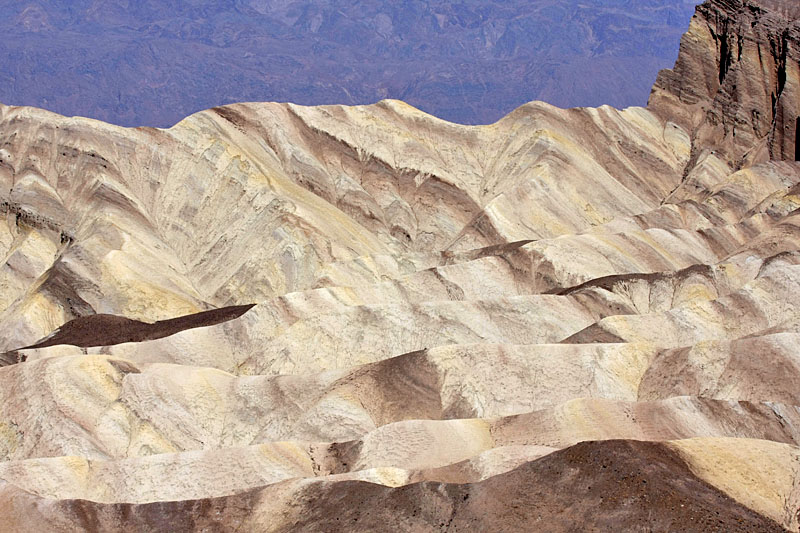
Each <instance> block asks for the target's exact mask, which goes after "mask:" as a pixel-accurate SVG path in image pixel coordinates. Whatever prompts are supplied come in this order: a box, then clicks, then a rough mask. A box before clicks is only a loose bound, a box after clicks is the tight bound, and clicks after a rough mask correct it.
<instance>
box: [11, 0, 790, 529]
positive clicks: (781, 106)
mask: <svg viewBox="0 0 800 533" xmlns="http://www.w3.org/2000/svg"><path fill="white" fill-rule="evenodd" d="M798 116H800V12H798V9H797V7H796V6H795V5H794V4H793V3H791V2H781V1H778V0H710V1H709V2H707V3H706V4H703V5H702V6H700V7H699V8H698V10H697V14H696V16H695V18H694V19H693V20H692V23H691V27H690V29H689V31H688V33H687V34H686V36H685V37H684V39H683V41H682V44H681V55H680V58H679V59H678V62H677V64H676V67H675V69H674V70H673V71H665V72H663V73H662V74H661V75H660V76H659V80H658V82H657V83H656V85H655V87H654V89H653V93H652V96H651V102H650V105H649V107H648V108H629V109H625V110H622V111H620V110H616V109H613V108H610V107H601V108H597V109H589V108H580V109H570V110H562V109H558V108H555V107H552V106H549V105H547V104H543V103H537V102H534V103H530V104H527V105H525V106H523V107H521V108H519V109H517V110H516V111H514V112H513V113H511V114H510V115H508V116H507V117H505V118H504V119H502V120H500V121H499V122H497V123H495V124H492V125H490V126H477V127H468V126H459V125H456V124H451V123H448V122H444V121H442V120H439V119H436V118H434V117H432V116H429V115H426V114H424V113H422V112H421V111H418V110H416V109H414V108H412V107H410V106H408V105H406V104H403V103H402V102H398V101H384V102H381V103H379V104H376V105H374V106H366V107H340V106H328V107H302V106H297V105H291V104H286V105H283V104H261V103H249V104H236V105H232V106H226V107H220V108H215V109H211V110H208V111H204V112H202V113H198V114H196V115H192V116H190V117H188V118H187V119H185V120H183V121H182V122H180V123H179V124H177V125H176V126H174V127H173V128H170V129H167V130H157V129H150V128H141V129H123V128H118V127H115V126H110V125H108V124H104V123H101V122H96V121H91V120H87V119H80V118H65V117H61V116H58V115H54V114H52V113H48V112H45V111H42V110H37V109H32V108H15V107H3V106H0V211H2V213H3V216H4V218H3V220H4V222H3V223H2V224H0V250H2V257H3V263H2V267H0V287H2V290H0V331H2V332H3V334H2V336H0V353H2V354H3V355H2V356H0V361H1V362H2V367H0V461H1V462H0V517H2V518H3V520H4V522H5V523H6V524H7V526H8V527H10V528H11V529H12V530H15V531H42V530H52V531H74V530H101V531H111V530H114V531H116V530H120V531H126V530H127V531H140V530H154V529H158V530H173V531H178V530H193V529H196V530H207V531H374V530H377V529H389V530H397V531H446V530H449V531H485V530H495V531H522V530H542V531H575V530H586V531H592V530H596V531H607V530H610V529H619V530H622V531H631V530H633V531H635V530H653V531H676V530H680V531H787V530H788V531H800V351H798V348H797V347H798V345H800V298H798V296H800V164H798V163H797V162H795V160H796V159H800V157H798V156H800V153H798V152H800V148H798V146H799V143H798V129H797V125H798Z"/></svg>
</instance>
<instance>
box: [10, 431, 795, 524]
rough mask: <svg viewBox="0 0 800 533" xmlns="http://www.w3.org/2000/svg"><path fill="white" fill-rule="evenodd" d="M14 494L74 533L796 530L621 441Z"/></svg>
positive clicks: (659, 447) (671, 456)
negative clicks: (396, 478) (492, 461)
mask: <svg viewBox="0 0 800 533" xmlns="http://www.w3.org/2000/svg"><path fill="white" fill-rule="evenodd" d="M3 492H6V493H7V495H8V496H11V494H9V493H16V494H14V495H13V498H12V499H8V498H3V499H0V501H12V500H13V501H14V505H15V510H16V512H14V513H12V514H10V515H9V516H10V517H11V518H12V519H17V520H21V519H22V518H23V517H24V519H25V520H26V521H27V526H29V527H33V526H34V525H36V524H40V525H42V526H44V525H45V524H47V525H49V526H52V525H53V522H52V520H53V518H55V519H56V521H57V523H58V526H59V527H60V528H63V529H65V530H66V529H70V528H76V529H82V530H90V531H98V530H114V531H140V530H147V529H154V528H155V529H159V530H169V531H199V530H207V531H234V530H237V531H238V530H247V531H252V530H256V529H258V530H261V531H326V532H330V531H351V532H357V531H381V530H382V531H385V530H387V528H389V529H390V530H392V531H532V530H537V529H540V528H541V530H546V531H550V532H567V531H614V530H616V531H637V530H645V531H686V532H701V531H702V532H748V533H766V532H776V533H779V532H784V531H786V530H785V529H784V528H782V527H781V526H780V525H778V524H777V523H775V522H773V521H772V520H770V519H768V518H765V517H764V516H761V515H759V514H758V513H756V512H754V511H752V510H750V509H748V508H746V507H744V506H743V505H741V504H739V503H737V502H736V501H734V500H733V499H731V498H730V497H728V496H727V495H725V494H724V493H722V492H720V491H719V490H718V489H716V488H714V487H713V486H711V485H709V484H708V483H706V482H705V481H703V480H701V479H699V478H698V477H696V476H695V475H694V474H693V473H692V471H691V470H690V468H689V467H688V465H687V464H686V463H685V462H684V461H683V460H682V459H681V458H680V456H679V455H678V454H677V453H675V452H674V451H673V450H672V449H670V447H669V446H666V445H664V444H659V443H651V442H640V441H620V440H617V441H602V442H585V443H581V444H578V445H575V446H572V447H571V448H568V449H565V450H562V451H558V452H554V453H552V454H550V455H547V456H545V457H543V458H541V459H538V460H536V461H533V462H530V463H526V464H524V465H522V466H520V467H518V468H516V469H515V470H512V471H511V472H508V473H506V474H501V475H498V476H495V477H493V478H490V479H488V480H485V481H482V482H478V483H472V484H446V483H437V482H422V483H416V484H412V485H406V486H403V487H399V488H390V487H385V486H381V485H376V484H372V483H367V482H363V481H351V480H346V481H326V482H306V483H297V482H294V481H288V482H284V483H278V484H276V485H271V486H268V487H265V488H261V489H255V490H251V491H246V492H243V493H239V494H235V495H231V496H225V497H219V498H207V499H200V500H186V501H167V502H156V503H147V504H128V503H114V504H103V503H97V502H93V501H87V500H61V501H49V502H47V504H46V505H45V506H43V505H42V504H43V503H44V501H43V499H42V498H40V497H37V496H34V495H32V494H30V493H25V492H23V491H21V490H19V489H17V488H16V487H13V486H10V485H7V486H6V487H4V490H3ZM276 507H277V508H281V512H280V513H274V512H273V511H275V508H276ZM23 508H26V509H28V512H25V513H22V512H20V510H21V509H23ZM2 509H3V507H0V511H2ZM266 517H271V518H270V519H269V520H266ZM11 526H15V524H11Z"/></svg>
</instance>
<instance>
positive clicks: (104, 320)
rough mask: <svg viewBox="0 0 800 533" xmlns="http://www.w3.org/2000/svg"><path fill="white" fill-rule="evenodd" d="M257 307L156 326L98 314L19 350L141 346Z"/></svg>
mask: <svg viewBox="0 0 800 533" xmlns="http://www.w3.org/2000/svg"><path fill="white" fill-rule="evenodd" d="M253 306H254V304H249V305H236V306H232V307H222V308H220V309H212V310H210V311H202V312H200V313H194V314H191V315H185V316H181V317H177V318H170V319H168V320H159V321H158V322H154V323H147V322H140V321H139V320H131V319H130V318H125V317H122V316H116V315H107V314H97V315H89V316H83V317H80V318H76V319H75V320H70V321H69V322H67V323H66V324H64V325H63V326H61V327H60V328H58V329H57V330H56V331H55V332H54V333H53V334H51V335H49V336H48V337H45V339H44V340H42V341H40V342H37V343H36V344H33V345H31V346H26V347H25V348H20V349H21V350H29V349H34V348H46V347H48V346H55V345H57V344H70V345H72V346H80V347H81V348H90V347H93V346H113V345H115V344H122V343H123V342H142V341H150V340H154V339H161V338H163V337H169V336H170V335H175V334H176V333H179V332H181V331H184V330H187V329H194V328H202V327H206V326H214V325H216V324H221V323H223V322H228V321H229V320H233V319H236V318H239V317H240V316H242V315H243V314H245V313H246V312H247V311H249V310H250V309H252V308H253Z"/></svg>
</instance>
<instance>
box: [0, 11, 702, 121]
mask: <svg viewBox="0 0 800 533" xmlns="http://www.w3.org/2000/svg"><path fill="white" fill-rule="evenodd" d="M695 4H696V2H693V1H691V0H636V1H634V0H588V1H582V2H579V1H578V0H565V1H561V0H559V1H555V0H533V1H530V0H502V1H501V0H494V1H491V0H481V1H475V0H468V1H464V2H445V1H438V0H433V1H416V0H414V1H407V2H388V1H385V0H364V1H353V2H346V3H343V2H334V1H333V0H314V1H311V0H298V1H291V0H275V1H267V0H228V1H214V2H211V1H208V0H184V1H177V0H163V1H153V0H143V1H139V2H130V3H129V2H128V1H126V0H105V1H102V2H100V1H97V0H76V1H70V2H65V1H55V0H38V1H33V2H20V1H4V2H0V7H2V10H3V13H4V17H3V18H2V20H0V58H2V59H0V67H1V68H0V102H2V103H5V104H12V105H32V106H38V107H44V108H47V109H50V110H53V111H57V112H59V113H62V114H66V115H81V116H88V117H93V118H98V119H101V120H105V121H109V122H113V123H116V124H120V125H127V126H131V125H150V126H169V125H171V124H173V123H175V122H176V121H178V120H180V119H181V118H182V117H184V116H186V115H187V114H190V113H192V112H195V111H199V110H202V109H205V108H209V107H212V106H216V105H221V104H227V103H231V102H241V101H266V100H269V101H291V102H295V103H300V104H326V103H341V104H364V103H372V102H375V101H377V100H381V99H384V98H396V99H402V100H404V101H406V102H408V103H410V104H412V105H415V106H417V107H419V108H421V109H423V110H425V111H427V112H429V113H432V114H434V115H437V116H439V117H441V118H445V119H448V120H451V121H455V122H461V123H471V124H475V123H490V122H494V121H495V120H497V119H499V118H500V117H501V116H503V115H505V114H506V113H508V112H509V111H511V110H512V109H514V108H515V107H517V106H519V105H521V104H523V103H525V102H527V101H530V100H545V101H547V102H550V103H552V104H555V105H558V106H561V107H572V106H596V105H600V104H610V105H613V106H616V107H625V106H629V105H644V104H645V103H646V101H647V96H648V94H649V91H650V87H651V85H652V83H653V81H654V80H655V77H656V73H657V72H658V70H659V69H661V68H666V67H668V66H671V65H672V63H673V62H674V60H675V58H676V56H677V52H678V50H677V43H678V41H679V37H680V35H681V33H682V32H683V31H684V30H685V29H686V27H687V26H688V24H689V20H690V18H691V15H692V13H693V11H694V5H695Z"/></svg>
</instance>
